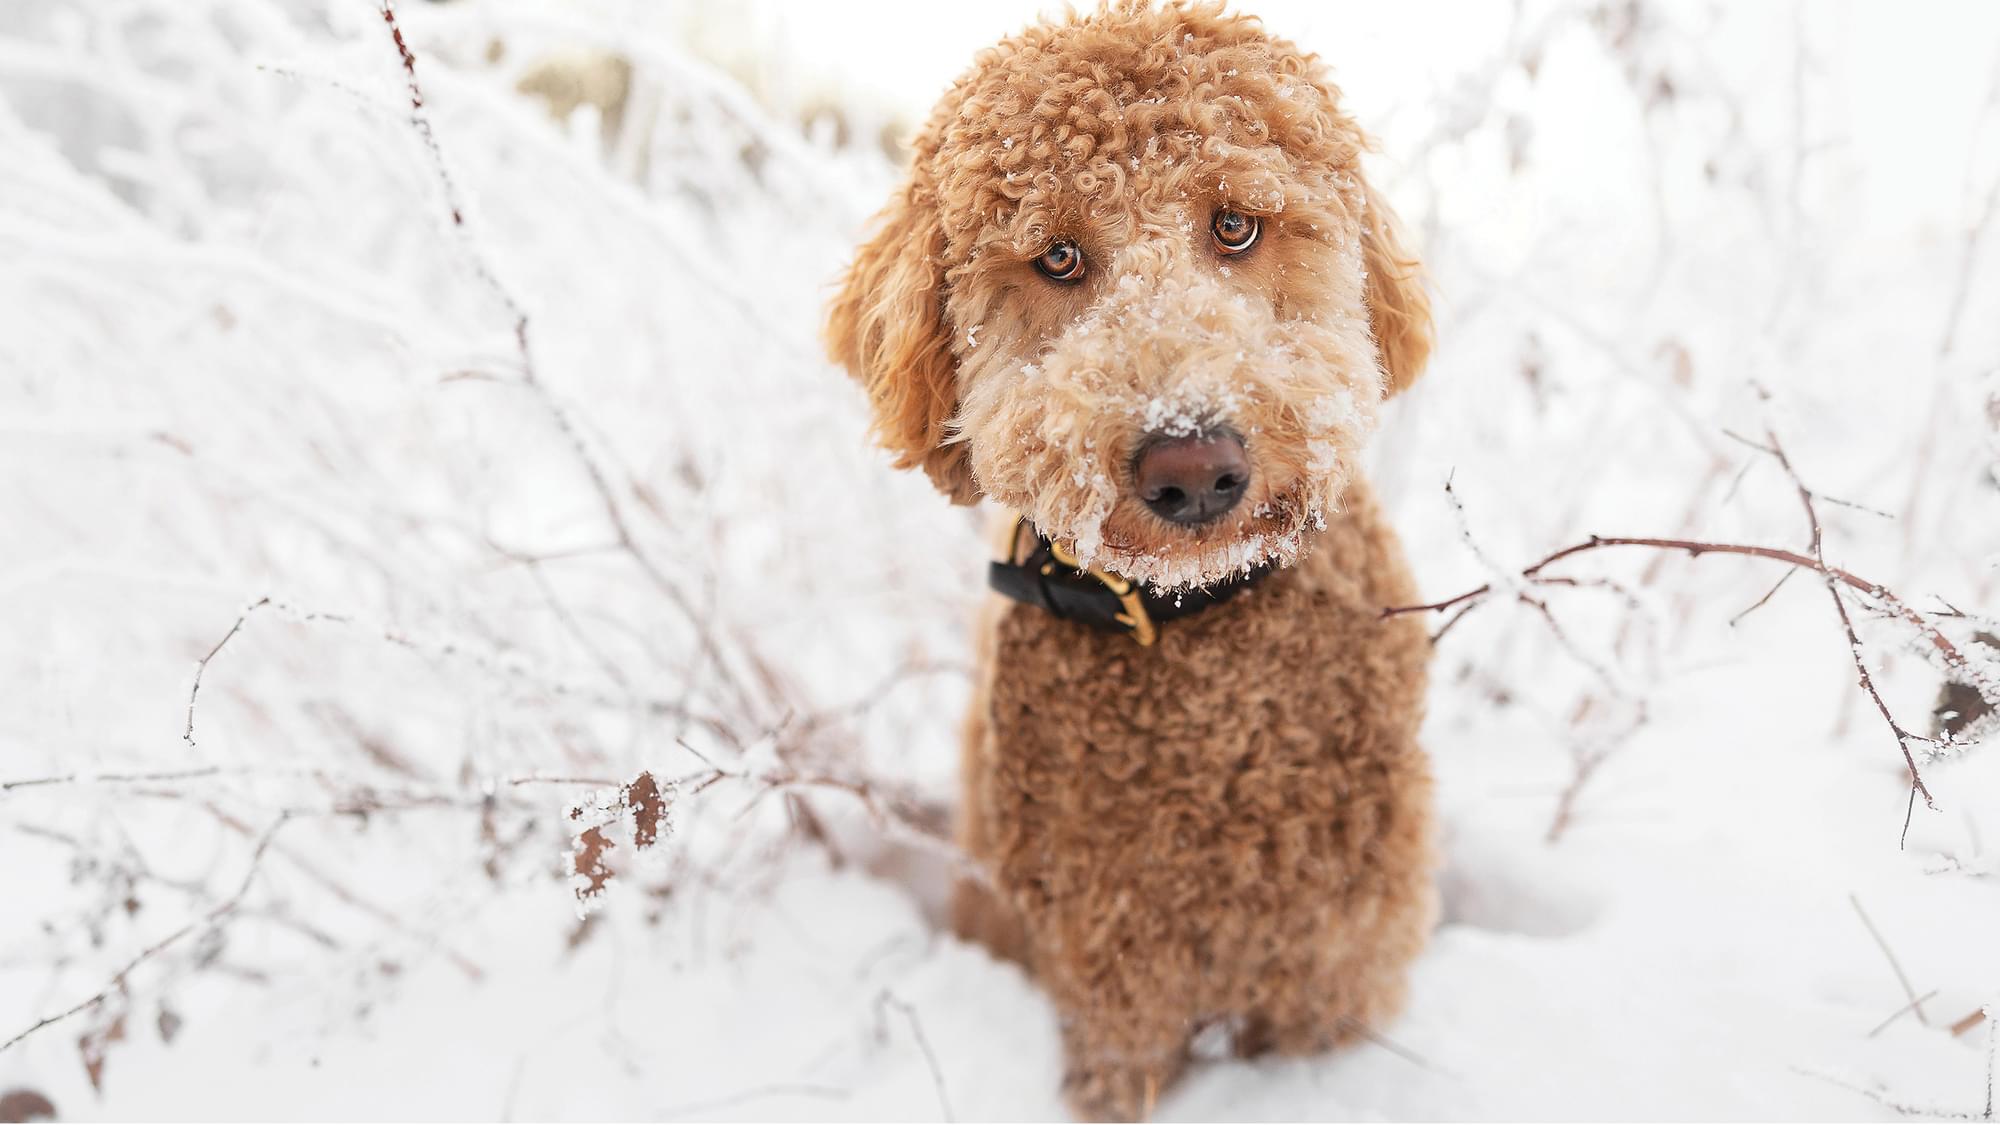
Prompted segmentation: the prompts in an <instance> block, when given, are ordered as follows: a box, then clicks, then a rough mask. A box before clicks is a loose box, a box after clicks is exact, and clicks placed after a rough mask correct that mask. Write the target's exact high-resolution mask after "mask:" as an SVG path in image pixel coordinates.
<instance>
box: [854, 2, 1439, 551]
mask: <svg viewBox="0 0 2000 1125" xmlns="http://www.w3.org/2000/svg"><path fill="white" fill-rule="evenodd" d="M1338 97H1339V92H1338V90H1336V89H1335V88H1334V86H1333V85H1332V83H1331V82H1329V81H1328V79H1327V77H1326V73H1325V70H1324V68H1323V67H1322V66H1321V65H1320V63H1319V62H1318V60H1317V59H1316V58H1314V57H1313V56H1311V55H1308V54H1304V53H1302V52H1301V51H1300V50H1299V49H1298V48H1296V47H1294V46H1293V45H1291V44H1290V43H1287V42H1285V41H1283V40H1279V39H1274V38H1272V37H1271V36H1269V35H1267V34H1266V33H1265V32H1264V31H1263V30H1262V28H1261V26H1260V25H1259V24H1258V23H1257V22H1256V21H1255V20H1252V19H1248V18H1243V17H1233V16H1227V15H1224V14H1223V13H1222V12H1221V11H1220V9H1219V8H1209V7H1182V6H1169V7H1165V8H1155V7H1153V6H1151V5H1149V4H1143V3H1119V4H1115V5H1112V6H1109V7H1106V8H1104V9H1101V10H1099V11H1098V12H1096V13H1095V14H1093V15H1090V16H1086V17H1081V18H1072V19H1071V20H1070V21H1069V22H1066V23H1062V24H1060V25H1051V26H1043V27H1037V28H1033V29H1031V30H1029V31H1027V32H1025V33H1023V34H1022V35H1020V36H1018V37H1017V38H1014V39H1010V40H1007V41H1006V42H1003V43H1001V44H1000V45H999V46H997V47H994V48H991V49H989V50H987V51H985V52H983V53H982V54H981V55H980V56H979V58H978V60H977V61H976V63H975V64H974V66H973V68H972V70H971V72H970V73H968V74H967V75H966V76H965V77H964V78H962V79H960V80H959V82H958V83H957V85H955V86H954V87H953V88H952V89H951V91H950V92H949V93H947V94H946V95H945V97H944V99H943V101H942V102H940V103H939V105H938V107H937V109H936V110H935V111H934V112H933V114H932V115H931V118H930V120H929V121H928V123H927V124H926V125H925V126H924V128H923V130H922V131H921V132H920V133H919V134H918V136H917V137H916V139H915V142H914V149H915V158H914V160H913V162H912V166H911V169H910V174H909V179H908V181H907V182H906V183H905V184H904V186H903V187H902V188H901V189H900V190H899V191H898V192H897V194H896V196H895V198H894V199H893V200H892V201H891V202H890V204H889V206H888V208H887V209H886V210H885V211H884V213H883V215H882V216H881V218H880V226H879V229H878V230H877V232H876V233H875V235H874V237H873V238H872V239H870V240H869V241H868V243H867V244H866V245H864V246H863V247H862V248H861V250H860V253H859V255H858V256H857V258H856V260H855V263H854V265H853V267H852V269H851V270H850V271H849V272H848V274H847V276H846V277H845V279H844V280H843V282H842V286H841V290H840V293H839V295H838V296H837V297H836V298H835V300H834V303H833V308H832V314H831V322H830V325H829V343H830V347H831V350H832V353H833V356H834V358H835V360H836V361H837V362H839V363H841V364H842V365H844V366H845V367H846V368H847V369H848V370H849V371H851V372H852V373H853V374H854V375H855V377H856V378H858V379H859V380H860V381H861V382H862V383H863V384H864V385H865V386H866V388H867V390H868V393H869V397H870V399H871V401H872V403H873V407H874V411H875V423H876V431H877V434H878V435H879V437H880V438H881V440H882V442H883V444H884V445H886V446H887V447H888V448H890V449H891V450H893V451H894V452H895V453H896V454H897V455H898V464H899V465H902V466H904V467H912V466H921V467H922V468H923V470H924V471H925V472H926V473H928V474H929V475H930V478H931V480H932V481H934V482H935V483H936V484H937V486H938V488H939V489H941V490H942V491H943V492H945V493H946V494H947V495H949V496H950V497H952V498H953V499H954V500H956V501H959V502H961V503H970V502H972V501H973V500H975V499H976V498H977V497H978V496H980V495H981V494H984V495H986V496H989V497H991V498H993V499H994V500H996V501H998V502H999V503H1001V504H1004V505H1006V506H1008V507H1010V508H1015V509H1018V510H1020V511H1022V512H1024V513H1025V514H1027V515H1028V516H1029V517H1030V518H1031V519H1032V520H1033V521H1034V522H1035V524H1036V525H1037V526H1038V527H1040V528H1041V529H1042V531H1043V532H1045V533H1046V534H1048V535H1050V536H1051V537H1054V538H1057V539H1061V540H1069V541H1072V542H1073V543H1074V544H1075V548H1076V551H1077V554H1078V555H1079V556H1080V557H1082V558H1083V559H1084V560H1085V561H1086V562H1095V563H1097V564H1098V565H1101V566H1104V567H1105V568H1107V569H1109V570H1111V571H1114V572H1116V573H1119V574H1123V575H1125V576H1127V577H1130V578H1134V579H1138V580H1141V581H1147V582H1153V583H1158V584H1163V585H1201V584H1206V583H1209V582H1213V581H1216V580H1219V579H1221V578H1224V577H1226V576H1228V575H1229V574H1231V573H1232V572H1236V571H1240V570H1242V569H1244V568H1245V567H1247V566H1251V565H1254V564H1256V563H1259V562H1263V561H1266V560H1276V561H1278V562H1280V563H1284V562H1289V561H1291V560H1292V559H1293V558H1295V557H1296V555H1297V553H1298V551H1299V550H1300V549H1301V547H1302V546H1303V545H1304V543H1305V541H1306V540H1307V538H1308V534H1309V532H1310V531H1311V530H1312V529H1313V528H1315V527H1317V526H1320V525H1321V524H1322V523H1323V521H1324V518H1325V513H1326V512H1327V511H1328V510H1329V508H1331V507H1333V506H1334V505H1337V504H1338V502H1339V498H1340V494H1341V490H1342V488H1343V486H1344V485H1345V483H1346V481H1347V480H1348V476H1349V473H1350V472H1351V471H1352V469H1353V467H1354V463H1355V460H1356V458H1357V456H1358V454H1359V448H1360V445H1361V442H1362V440H1363V439H1364V438H1365V436H1366V435H1367V433H1368V431H1369V430H1370V429H1371V428H1372V424H1373V420H1374V416H1375V412H1376V407H1377V405H1378V404H1379V403H1380V402H1381V401H1382V399H1383V398H1385V397H1386V396H1388V395H1390V394H1394V393H1395V392H1396V391H1398V390H1400V389H1402V388H1403V387H1405V386H1407V385H1408V384H1409V383H1410V381H1411V380H1413V379H1414V378H1416V376H1417V374H1418V372H1419V371H1420V370H1421V369H1422V367H1423V364H1424V360H1425V358H1426V356H1427V355H1428V354H1429V351H1430V309H1429V304H1428V302H1427V300H1426V298H1425V296H1424V293H1423V289H1422V286H1421V284H1420V282H1419V280H1418V277H1417V270H1416V263H1415V261H1414V260H1412V259H1411V257H1410V256H1409V255H1408V254H1407V253H1406V252H1405V251H1404V250H1403V249H1402V247H1401V246H1400V245H1399V243H1398V241H1397V235H1396V231H1395V224H1394V219H1393V217H1392V216H1391V215H1390V214H1389V213H1388V211H1387V210H1386V209H1385V207H1384V206H1383V204H1382V201H1381V200H1380V198H1379V197H1378V196H1377V195H1376V194H1375V193H1374V191H1373V190H1372V189H1371V188H1370V187H1369V186H1368V184H1367V182H1366V181H1365V180H1364V179H1362V175H1361V169H1360V164H1359V162H1358V158H1359V156H1360V153H1361V150H1362V148H1363V145H1364V143H1365V138H1364V136H1363V134H1362V133H1361V131H1360V129H1359V128H1357V127H1356V125H1355V123H1354V122H1353V121H1352V120H1351V119H1350V118H1348V117H1347V116H1346V115H1344V114H1343V113H1342V112H1341V111H1340V109H1339V106H1338Z"/></svg>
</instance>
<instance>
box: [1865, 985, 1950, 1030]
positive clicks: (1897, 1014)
mask: <svg viewBox="0 0 2000 1125" xmlns="http://www.w3.org/2000/svg"><path fill="white" fill-rule="evenodd" d="M1937 994H1938V990H1937V989H1935V988H1933V989H1931V990H1930V991H1929V992H1926V993H1924V994H1923V995H1922V996H1919V997H1917V998H1916V999H1914V1000H1911V1001H1910V1002H1909V1003H1907V1004H1905V1005H1903V1006H1902V1007H1900V1008H1897V1009H1896V1010H1895V1011H1893V1012H1890V1013H1889V1016H1888V1018H1887V1019H1885V1020H1883V1021H1882V1022H1881V1023H1878V1024H1876V1025H1875V1026H1874V1028H1872V1029H1871V1030H1870V1031H1869V1032H1868V1038H1870V1039H1873V1038H1875V1037H1876V1036H1877V1035H1880V1034H1882V1033H1883V1032H1884V1031H1887V1030H1888V1029H1889V1025H1890V1024H1893V1023H1895V1022H1896V1021H1897V1020H1899V1019H1902V1018H1903V1017H1904V1016H1905V1015H1908V1014H1909V1013H1911V1012H1914V1011H1916V1010H1917V1005H1919V1004H1921V1003H1923V1002H1924V1001H1926V1000H1929V999H1930V998H1931V997H1933V996H1936V995H1937Z"/></svg>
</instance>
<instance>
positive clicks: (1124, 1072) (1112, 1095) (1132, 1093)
mask: <svg viewBox="0 0 2000 1125" xmlns="http://www.w3.org/2000/svg"><path fill="white" fill-rule="evenodd" d="M1169 1077H1171V1076H1170V1075H1168V1074H1166V1073H1164V1072H1163V1071H1162V1070H1160V1069H1159V1068H1155V1067H1143V1066H1091V1067H1072V1068H1071V1069H1070V1072H1069V1073H1068V1074H1067V1075H1065V1076H1064V1077H1063V1100H1064V1101H1066V1102H1068V1103H1069V1111H1070V1112H1071V1113H1072V1114H1074V1115H1076V1119H1077V1120H1079V1121H1144V1120H1145V1119H1146V1118H1148V1117H1151V1116H1152V1115H1153V1106H1154V1104H1155V1103H1157V1102H1158V1101H1159V1098H1160V1089H1161V1087H1163V1086H1165V1085H1166V1083H1167V1080H1168V1078H1169Z"/></svg>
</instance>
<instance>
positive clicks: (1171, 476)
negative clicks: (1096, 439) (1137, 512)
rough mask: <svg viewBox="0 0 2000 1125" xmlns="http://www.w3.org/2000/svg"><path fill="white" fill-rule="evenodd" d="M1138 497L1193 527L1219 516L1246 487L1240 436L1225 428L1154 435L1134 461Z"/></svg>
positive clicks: (1172, 519)
mask: <svg viewBox="0 0 2000 1125" xmlns="http://www.w3.org/2000/svg"><path fill="white" fill-rule="evenodd" d="M1132 473H1133V476H1134V477H1135V478H1136V479H1137V483H1138V486H1139V499H1141V500H1144V501H1145V502H1146V507H1148V508H1151V509H1152V510H1153V514H1155V515H1157V516H1159V517H1160V518H1161V519H1163V520H1167V521H1169V522H1171V523H1178V524H1184V525H1186V526H1189V527H1193V526H1195V525H1197V524H1204V523H1207V522H1209V521H1210V520H1213V519H1216V518H1218V517H1220V516H1221V515H1222V514H1223V513H1225V512H1227V511H1229V509H1231V508H1234V507H1235V506H1236V503H1237V501H1239V500H1241V499H1243V493H1244V490H1246V489H1248V488H1249V487H1250V459H1249V458H1248V457H1247V456H1245V455H1244V453H1243V439H1242V438H1239V437H1237V436H1236V435H1235V434H1232V433H1229V432H1228V431H1221V432H1217V433H1212V434H1202V435H1198V436H1192V437H1164V436H1159V437H1154V438H1151V439H1149V440H1148V441H1147V442H1146V444H1145V446H1144V447H1143V448H1142V449H1140V451H1139V457H1138V460H1136V461H1134V462H1133V465H1132Z"/></svg>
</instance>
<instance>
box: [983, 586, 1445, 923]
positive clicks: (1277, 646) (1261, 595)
mask: <svg viewBox="0 0 2000 1125" xmlns="http://www.w3.org/2000/svg"><path fill="white" fill-rule="evenodd" d="M1413 640H1414V641H1415V642H1416V643H1412V641H1413ZM995 642H996V643H995V648H994V650H993V652H992V654H991V655H992V658H993V660H994V668H993V679H992V686H991V691H990V693H989V696H988V706H989V714H988V716H987V718H988V731H989V738H990V743H989V753H988V755H987V757H986V763H987V768H988V769H989V770H990V771H991V776H990V777H988V778H987V779H986V784H985V785H984V786H983V788H984V790H985V799H986V800H987V801H989V802H991V805H992V807H991V810H990V812H991V823H993V824H994V826H995V827H996V829H997V830H998V838H997V839H996V840H995V841H994V843H995V844H996V846H997V852H998V854H997V855H996V856H995V858H996V859H997V860H998V861H999V862H1000V865H1001V870H1002V873H1003V877H1007V878H1008V881H1010V882H1014V883H1016V884H1023V883H1025V884H1032V885H1033V886H1035V887H1038V888H1039V889H1040V890H1042V891H1043V892H1045V893H1049V894H1052V895H1057V896H1062V895H1065V894H1073V893H1089V894H1091V895H1092V897H1096V896H1097V895H1101V894H1102V893H1104V891H1106V890H1107V889H1109V888H1111V887H1114V886H1119V885H1123V886H1128V887H1138V886H1141V885H1145V886H1146V889H1147V894H1148V896H1149V897H1152V898H1154V899H1155V900H1157V899H1158V898H1159V896H1162V895H1164V896H1165V898H1166V899H1167V900H1169V901H1171V900H1172V899H1173V898H1175V897H1176V896H1178V895H1182V894H1186V895H1195V894H1209V895H1212V894H1214V893H1216V892H1217V891H1218V889H1220V888H1221V887H1222V886H1225V885H1233V886H1234V887H1235V888H1236V889H1237V890H1238V891H1239V892H1241V893H1245V894H1252V893H1262V892H1261V891H1260V890H1259V889H1258V888H1260V887H1268V886H1272V885H1278V884H1283V885H1291V886H1296V885H1298V883H1299V880H1300V879H1304V880H1305V881H1307V882H1309V883H1315V884H1319V885H1323V886H1338V885H1340V884H1342V883H1344V882H1345V881H1347V880H1348V878H1349V873H1350V872H1352V871H1353V870H1355V869H1356V868H1357V867H1358V866H1360V865H1362V864H1364V863H1365V861H1366V856H1367V853H1368V851H1369V850H1370V849H1371V847H1372V846H1373V841H1374V840H1375V838H1376V837H1377V836H1378V834H1379V833H1380V832H1381V830H1382V829H1383V828H1384V826H1385V825H1386V823H1387V821H1388V820H1389V819H1391V817H1392V815H1393V812H1394V809H1393V806H1394V805H1395V803H1396V800H1397V797H1396V790H1397V785H1398V782H1399V777H1400V775H1401V774H1402V773H1404V772H1405V771H1411V770H1414V771H1418V772H1421V771H1422V769H1423V766H1422V763H1421V761H1418V760H1415V753H1416V752H1415V745H1414V734H1415V726H1416V721H1417V718H1418V715H1419V711H1420V705H1419V703H1418V695H1419V693H1420V692H1421V685H1422V680H1423V670H1422V659H1423V652H1422V648H1423V645H1422V643H1421V642H1422V635H1421V633H1415V634H1414V637H1413V636H1412V633H1411V631H1410V630H1408V629H1405V628H1404V627H1403V626H1402V625H1401V624H1400V623H1397V622H1393V621H1392V622H1388V623H1384V622H1382V621H1381V620H1380V615H1379V611H1378V609H1377V607H1376V606H1375V605H1374V604H1372V601H1371V598H1370V596H1369V593H1368V592H1366V591H1363V590H1361V589H1359V588H1357V587H1356V586H1355V585H1354V584H1352V583H1345V584H1344V583H1342V582H1340V581H1338V580H1337V576H1330V575H1329V574H1327V573H1325V572H1322V573H1320V574H1318V575H1314V574H1311V573H1307V574H1298V573H1292V572H1287V573H1283V574H1279V575H1276V576H1273V577H1272V578H1271V579H1270V580H1269V581H1267V582H1265V583H1263V584H1261V585H1260V586H1258V587H1256V588H1254V589H1252V590H1250V591H1247V592H1245V593H1244V594H1243V595H1242V596H1240V597H1239V598H1237V599H1236V600H1234V601H1232V602H1230V603H1227V604H1225V605H1223V606H1220V607H1217V608H1215V609H1212V610H1209V611H1206V612H1204V613H1202V614H1200V615H1198V616H1196V617H1194V618H1189V619H1185V620H1182V621H1177V622H1173V623H1171V624H1169V625H1167V626H1166V627H1165V628H1164V629H1163V631H1162V635H1161V637H1160V640H1159V643H1158V644H1157V645H1155V646H1152V647H1150V648H1142V647H1140V646H1138V645H1137V644H1135V643H1134V642H1133V641H1132V640H1131V639H1129V638H1127V637H1124V636H1120V635H1114V634H1107V633H1099V632H1093V631H1090V630H1087V629H1084V628H1081V627H1078V626H1075V625H1072V624H1069V623H1066V622H1062V621H1058V620H1056V619H1054V618H1052V617H1050V616H1048V615H1047V614H1045V613H1043V612H1042V611H1040V610H1036V609H1033V608H1030V607H1025V606H1016V607H1012V608H1011V609H1009V610H1008V612H1007V613H1006V614H1005V615H1004V616H1003V618H1002V619H1001V620H1000V621H999V622H998V624H997V631H996V635H995ZM1074 854H1088V855H1091V856H1092V857H1094V862H1093V863H1092V864H1091V865H1089V867H1087V868H1084V867H1078V866H1077V865H1066V864H1063V863H1060V862H1056V861H1055V858H1054V857H1060V856H1065V855H1074ZM1274 878H1276V879H1277V883H1273V879H1274ZM1092 887H1094V888H1095V889H1094V890H1093V889H1092Z"/></svg>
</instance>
